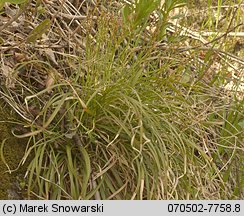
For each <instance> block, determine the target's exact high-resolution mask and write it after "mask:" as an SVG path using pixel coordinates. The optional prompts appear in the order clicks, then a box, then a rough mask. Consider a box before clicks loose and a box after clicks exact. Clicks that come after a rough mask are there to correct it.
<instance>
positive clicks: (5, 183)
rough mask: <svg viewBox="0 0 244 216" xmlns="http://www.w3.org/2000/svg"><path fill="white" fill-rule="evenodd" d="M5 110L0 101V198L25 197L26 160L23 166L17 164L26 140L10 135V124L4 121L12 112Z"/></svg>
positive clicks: (8, 118)
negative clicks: (0, 151) (0, 150)
mask: <svg viewBox="0 0 244 216" xmlns="http://www.w3.org/2000/svg"><path fill="white" fill-rule="evenodd" d="M6 110H8V109H7V107H6V106H5V107H4V106H3V103H1V102H0V145H1V146H0V149H2V153H1V154H0V200H5V199H25V191H26V190H25V187H26V183H25V178H24V176H25V173H26V170H27V166H28V161H27V162H26V163H25V164H24V165H23V166H19V163H20V162H21V159H22V157H23V156H24V152H25V148H26V144H27V140H26V139H17V138H15V137H14V136H13V135H12V133H11V124H10V123H7V122H6V121H7V120H10V116H13V114H12V115H10V114H9V113H7V112H6ZM4 140H6V141H4ZM6 164H7V165H6ZM7 166H9V169H10V170H9V169H8V167H7ZM18 166H19V168H18ZM16 168H18V169H16Z"/></svg>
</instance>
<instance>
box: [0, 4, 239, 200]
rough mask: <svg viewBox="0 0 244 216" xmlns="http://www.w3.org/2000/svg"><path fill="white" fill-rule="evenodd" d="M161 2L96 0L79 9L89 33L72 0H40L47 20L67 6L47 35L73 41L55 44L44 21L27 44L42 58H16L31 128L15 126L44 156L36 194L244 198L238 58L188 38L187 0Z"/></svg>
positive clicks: (17, 92) (35, 177)
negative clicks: (51, 1) (178, 13)
mask: <svg viewBox="0 0 244 216" xmlns="http://www.w3.org/2000/svg"><path fill="white" fill-rule="evenodd" d="M140 2H143V1H140ZM145 2H146V1H145ZM155 2H157V3H155V4H154V5H151V6H150V7H147V5H146V3H145V4H143V3H141V4H139V3H138V5H136V6H135V7H133V6H131V5H130V4H126V6H125V4H124V6H123V5H121V4H120V3H119V2H116V1H106V2H102V1H99V2H97V5H95V6H94V5H89V3H86V4H84V5H83V9H82V10H80V11H78V12H79V13H80V14H79V15H80V18H79V19H78V18H77V17H76V18H77V19H78V22H80V24H82V27H83V29H82V30H81V29H78V27H77V26H76V24H77V23H76V21H77V20H76V19H75V17H74V16H78V15H71V14H73V10H75V9H74V8H73V7H72V6H71V5H70V3H68V2H65V3H64V4H60V5H59V6H58V7H57V6H50V5H49V6H48V5H47V4H46V3H43V4H42V5H41V7H42V8H44V9H45V13H44V12H43V13H42V14H41V15H39V16H37V15H35V16H37V17H36V18H37V20H42V21H43V20H44V18H45V19H48V17H49V15H48V14H49V12H52V13H53V11H55V10H57V11H56V12H57V14H56V17H55V18H54V17H53V18H52V19H50V23H52V25H50V29H49V32H48V33H45V34H46V35H48V38H49V40H50V41H51V40H55V39H57V37H58V36H57V35H60V38H61V39H60V40H61V42H62V43H64V44H65V46H63V45H62V43H61V42H60V43H59V44H58V43H57V44H58V45H60V47H55V46H53V47H52V45H51V47H52V48H51V49H50V48H49V49H47V48H45V45H46V44H45V39H43V38H42V39H39V38H38V37H37V36H38V34H37V33H35V34H34V35H33V32H39V33H40V34H41V33H42V34H44V32H43V30H42V29H43V27H46V25H49V24H48V23H49V21H45V22H44V24H42V25H41V26H40V25H39V27H38V28H37V29H36V30H34V31H33V30H32V33H31V32H30V33H29V34H30V36H29V37H27V39H28V38H29V42H28V40H27V41H25V42H26V43H30V44H31V47H32V49H33V53H35V55H32V59H31V58H30V57H28V60H27V57H25V61H23V62H21V63H18V64H16V66H15V68H14V69H15V71H16V73H18V75H17V76H16V78H15V79H14V84H13V85H12V86H11V88H10V87H7V86H6V83H5V86H1V95H2V96H3V97H4V99H5V101H6V102H7V103H8V104H9V105H10V107H12V108H13V109H14V110H15V111H16V112H17V113H18V114H19V116H20V118H21V119H22V121H21V123H19V124H21V125H22V126H23V127H24V129H23V128H22V130H20V129H19V130H15V129H13V134H14V135H15V136H16V137H19V138H24V137H29V145H28V147H27V149H26V154H25V156H24V157H23V159H22V161H21V162H22V163H24V162H25V160H26V158H27V157H28V155H29V154H31V153H33V152H34V155H35V157H34V159H33V160H32V161H31V163H30V164H29V166H28V171H27V173H26V179H27V180H26V181H27V188H26V189H27V194H28V198H40V199H147V200H151V199H242V198H244V191H243V188H244V157H243V155H244V142H243V136H244V133H243V130H244V126H243V122H244V113H243V110H244V109H243V108H244V107H243V106H244V100H243V98H242V97H240V92H239V90H238V91H237V87H236V86H238V85H240V82H242V80H241V78H239V79H235V80H232V81H233V83H235V85H234V86H233V88H232V91H231V93H230V92H229V91H228V92H227V91H226V90H225V88H224V86H225V85H226V82H227V81H226V80H227V79H228V75H229V73H228V71H227V70H228V67H227V66H226V61H235V60H236V59H233V58H232V59H231V60H230V59H228V58H227V57H226V56H227V55H224V54H225V51H224V48H223V42H219V41H218V42H219V43H217V44H215V42H216V40H215V39H213V43H210V47H209V46H207V45H206V46H205V48H203V46H202V45H201V44H200V42H201V41H200V42H199V41H198V40H196V39H194V38H191V40H193V41H192V43H193V46H194V47H191V46H190V45H189V46H186V44H189V35H182V34H180V32H179V29H175V30H174V32H172V28H171V29H170V26H172V25H173V23H171V22H170V20H171V19H172V17H173V15H172V12H173V11H174V9H175V8H178V7H183V6H184V4H183V1H171V2H172V4H171V5H170V4H169V3H165V4H164V5H163V6H162V7H161V6H160V4H158V3H159V1H155ZM66 6H67V8H68V9H67V8H66V9H65V7H66ZM29 7H30V6H29ZM39 7H40V6H39ZM145 8H147V10H145ZM58 9H59V10H58ZM65 10H68V11H69V12H70V13H71V14H64V12H65ZM81 11H82V12H83V13H86V16H84V18H82V17H81ZM155 11H156V12H155ZM66 12H67V11H66ZM78 12H77V13H78ZM153 13H156V15H157V16H158V17H159V18H158V20H156V21H155V20H154V18H155V17H154V18H152V17H151V15H152V14H153ZM72 16H73V20H69V18H70V17H71V18H72ZM157 16H156V17H157ZM60 17H62V19H60ZM68 17H69V18H68ZM81 18H82V19H81ZM66 19H67V20H66ZM233 19H234V18H233ZM238 20H239V17H238V19H237V21H238ZM182 22H183V23H182V24H181V25H183V24H184V25H185V23H184V20H183V21H182ZM230 22H231V21H230ZM150 25H154V26H153V27H156V30H155V31H151V30H150V31H149V30H148V26H150ZM216 25H218V24H216ZM62 28H63V29H64V30H62ZM168 28H169V29H168ZM69 30H72V32H70V31H69ZM75 31H76V32H78V35H76V32H75ZM227 31H228V30H227ZM65 37H68V38H69V40H67V38H65ZM226 40H227V39H226V38H225V39H224V41H226ZM33 41H34V43H33ZM196 44H198V45H197V46H196ZM219 44H220V46H219ZM42 46H43V47H44V48H43V47H42ZM215 46H216V47H215ZM218 46H219V47H218ZM221 48H223V53H222V55H221V52H220V51H219V49H221ZM23 50H24V51H25V52H27V49H26V47H23ZM6 52H7V51H6ZM28 52H29V53H28V54H26V55H29V54H30V51H28ZM42 53H45V55H42ZM43 56H45V57H43ZM224 57H225V58H224ZM23 58H24V57H23ZM55 62H56V63H57V64H55ZM216 62H218V64H217V65H216V64H215V63H216ZM242 63H243V61H242ZM239 64H241V63H239ZM216 67H217V68H218V69H216ZM220 70H221V72H220ZM236 70H237V71H238V70H239V69H236ZM240 70H241V69H240ZM5 79H6V77H5ZM5 81H6V80H5Z"/></svg>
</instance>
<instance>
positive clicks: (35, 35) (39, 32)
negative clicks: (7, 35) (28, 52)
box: [27, 19, 51, 43]
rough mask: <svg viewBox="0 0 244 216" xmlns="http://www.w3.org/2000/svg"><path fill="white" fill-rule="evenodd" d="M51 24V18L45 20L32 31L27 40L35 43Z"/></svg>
mask: <svg viewBox="0 0 244 216" xmlns="http://www.w3.org/2000/svg"><path fill="white" fill-rule="evenodd" d="M50 26H51V21H50V20H49V19H45V20H43V21H42V22H41V23H40V24H39V25H38V26H37V27H36V28H35V29H33V30H32V31H31V33H30V34H29V36H28V37H27V42H29V43H34V42H35V41H36V40H37V39H38V38H40V37H41V36H42V34H44V33H45V32H46V31H47V30H48V29H49V28H50Z"/></svg>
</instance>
